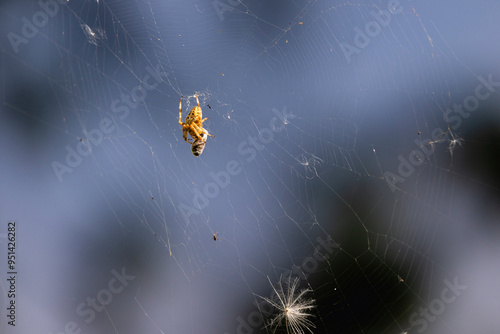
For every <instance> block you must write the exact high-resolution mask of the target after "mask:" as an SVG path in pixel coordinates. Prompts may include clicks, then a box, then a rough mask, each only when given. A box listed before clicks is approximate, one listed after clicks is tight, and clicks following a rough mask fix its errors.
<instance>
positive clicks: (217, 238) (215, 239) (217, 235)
mask: <svg viewBox="0 0 500 334" xmlns="http://www.w3.org/2000/svg"><path fill="white" fill-rule="evenodd" d="M212 238H213V239H214V241H217V240H220V237H219V232H217V233H215V234H214V235H213V236H212Z"/></svg>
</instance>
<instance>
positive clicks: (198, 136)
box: [179, 93, 214, 155]
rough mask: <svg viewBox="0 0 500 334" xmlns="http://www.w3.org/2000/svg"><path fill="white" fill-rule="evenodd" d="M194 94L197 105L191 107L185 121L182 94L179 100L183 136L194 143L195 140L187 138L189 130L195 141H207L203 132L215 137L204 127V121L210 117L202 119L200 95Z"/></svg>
mask: <svg viewBox="0 0 500 334" xmlns="http://www.w3.org/2000/svg"><path fill="white" fill-rule="evenodd" d="M194 96H195V97H196V103H197V105H196V106H195V107H193V109H191V111H190V112H189V114H188V115H187V116H186V122H185V123H183V122H182V96H181V101H180V102H179V124H180V125H182V137H183V138H184V140H185V141H186V142H188V143H189V144H193V142H191V141H189V139H188V138H187V134H188V132H189V134H190V135H191V137H192V138H193V139H194V141H195V142H196V141H197V140H201V141H202V142H203V143H204V142H206V137H205V138H203V137H204V136H203V134H207V135H209V136H210V137H214V136H212V135H211V134H209V133H208V132H207V131H206V130H205V129H203V122H205V121H206V120H207V119H208V118H204V119H202V111H201V108H200V101H199V100H198V95H196V93H194ZM193 152H194V150H193ZM193 154H194V153H193ZM195 155H196V154H195Z"/></svg>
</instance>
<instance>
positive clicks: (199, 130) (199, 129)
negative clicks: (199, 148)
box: [193, 123, 215, 137]
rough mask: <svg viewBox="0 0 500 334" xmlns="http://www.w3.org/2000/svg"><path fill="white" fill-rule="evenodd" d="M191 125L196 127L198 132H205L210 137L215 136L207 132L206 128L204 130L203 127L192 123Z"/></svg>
mask: <svg viewBox="0 0 500 334" xmlns="http://www.w3.org/2000/svg"><path fill="white" fill-rule="evenodd" d="M193 127H196V130H197V132H198V133H206V134H207V135H209V136H210V137H215V136H212V135H211V134H210V133H208V132H207V130H205V129H204V128H202V127H200V126H198V125H196V124H194V123H193Z"/></svg>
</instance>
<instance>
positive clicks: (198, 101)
mask: <svg viewBox="0 0 500 334" xmlns="http://www.w3.org/2000/svg"><path fill="white" fill-rule="evenodd" d="M194 96H195V97H196V103H197V104H198V107H199V106H200V100H198V95H197V94H196V92H194Z"/></svg>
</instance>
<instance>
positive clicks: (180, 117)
mask: <svg viewBox="0 0 500 334" xmlns="http://www.w3.org/2000/svg"><path fill="white" fill-rule="evenodd" d="M179 124H180V125H184V123H182V96H181V102H179ZM184 139H186V136H184Z"/></svg>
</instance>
